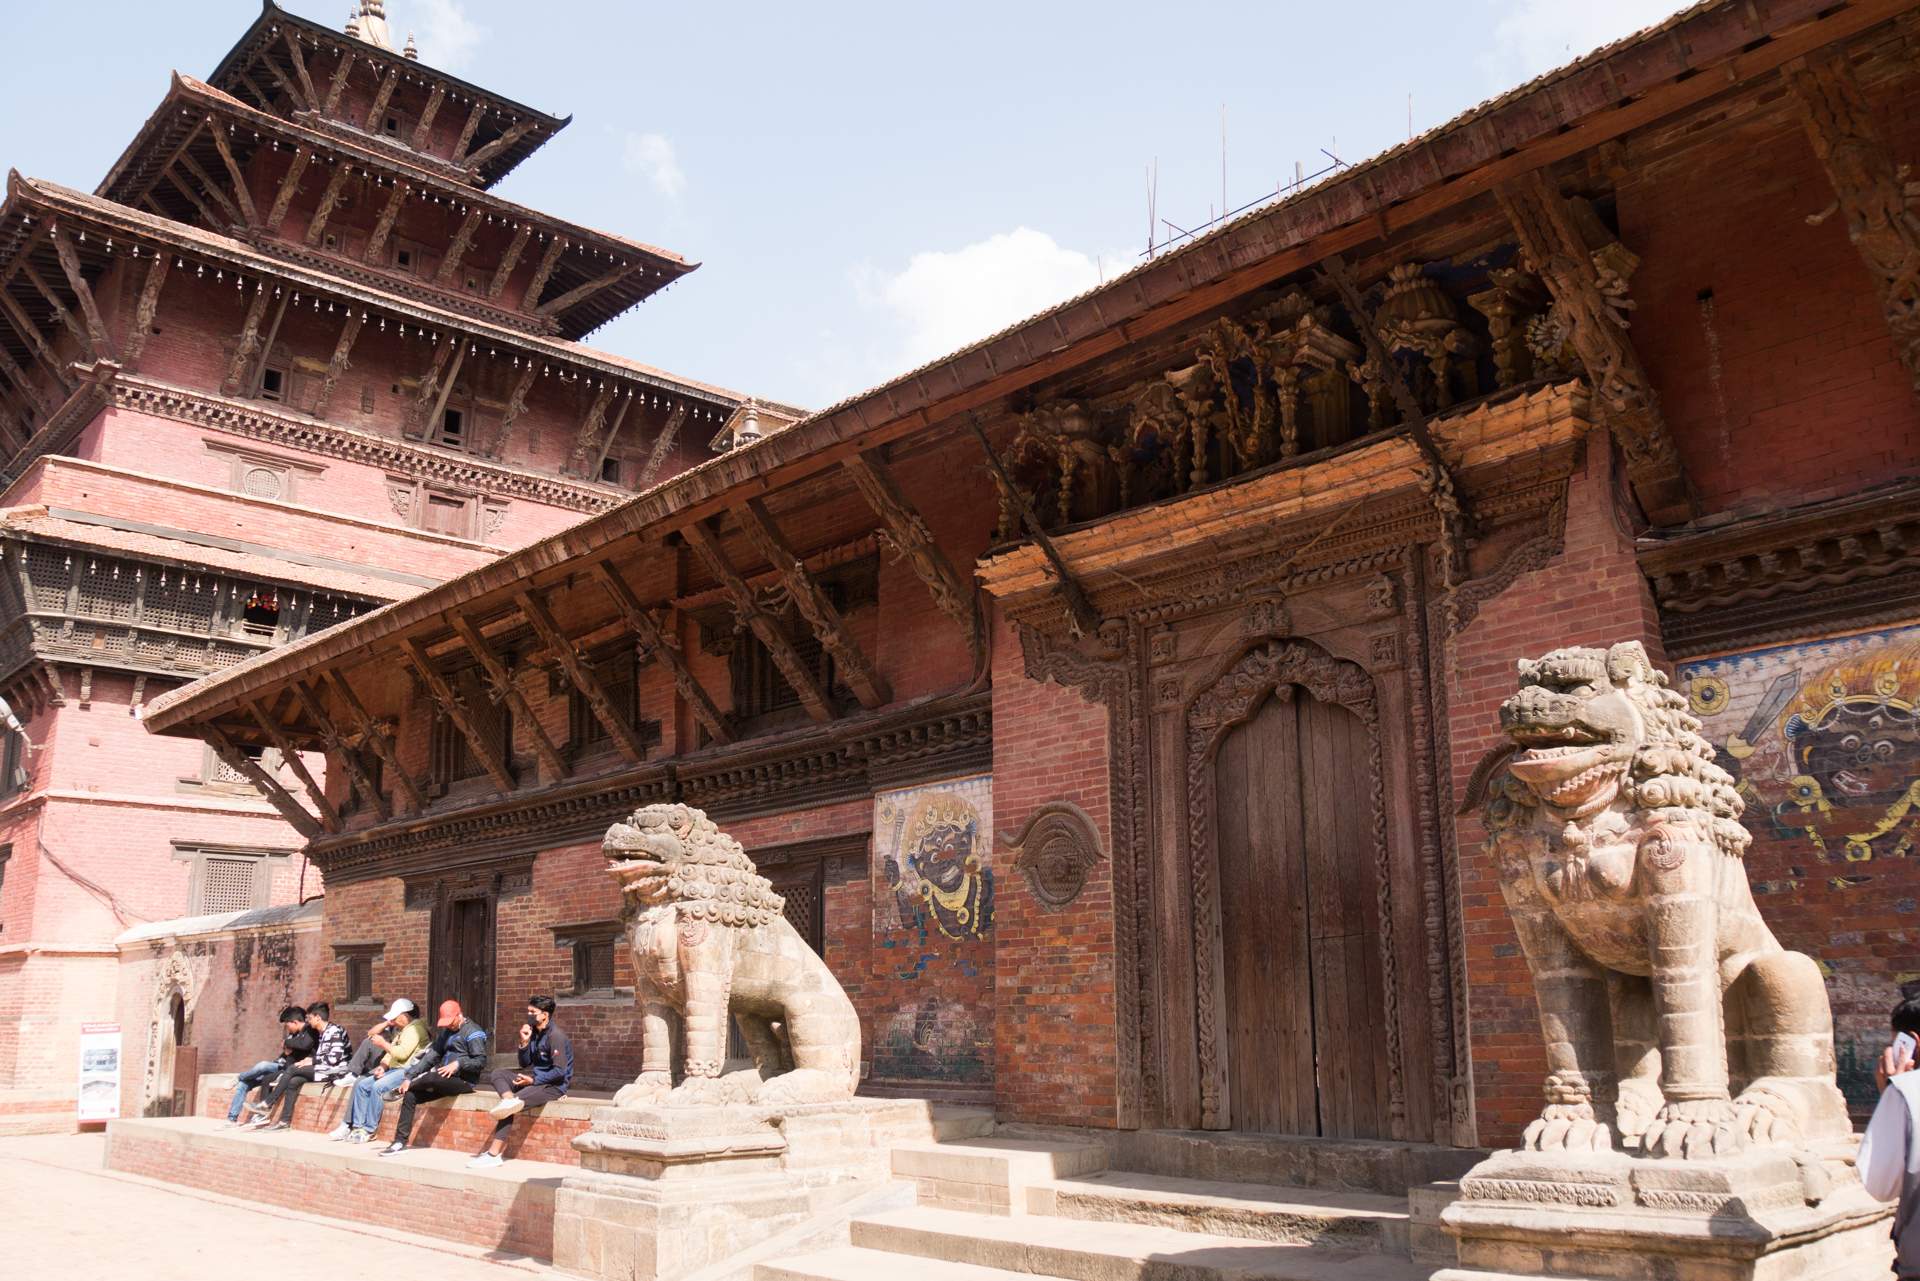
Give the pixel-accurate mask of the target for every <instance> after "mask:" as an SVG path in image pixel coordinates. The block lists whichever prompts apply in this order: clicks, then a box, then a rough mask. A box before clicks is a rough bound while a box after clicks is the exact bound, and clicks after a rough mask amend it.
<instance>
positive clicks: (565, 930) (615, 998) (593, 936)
mask: <svg viewBox="0 0 1920 1281" xmlns="http://www.w3.org/2000/svg"><path fill="white" fill-rule="evenodd" d="M547 928H548V929H549V930H551V931H552V932H553V945H554V947H556V948H566V949H567V950H568V953H569V954H570V956H571V958H572V966H573V985H572V987H571V989H570V990H568V991H566V992H564V993H556V995H557V996H559V997H561V1001H562V1004H581V1005H599V1004H623V1005H630V1004H632V1002H633V989H632V988H630V987H620V986H618V984H617V983H616V984H614V985H611V986H608V987H588V986H587V983H586V975H587V973H588V966H589V957H590V955H591V953H592V952H593V950H594V949H596V948H602V947H610V948H612V949H613V968H612V970H611V973H612V975H613V976H614V977H615V978H616V979H617V978H618V976H619V973H620V970H619V965H620V948H621V947H622V946H624V945H625V943H626V941H627V937H626V927H625V926H624V925H622V924H621V923H620V922H619V921H617V920H602V921H579V922H575V923H573V924H571V925H549V926H548V927H547Z"/></svg>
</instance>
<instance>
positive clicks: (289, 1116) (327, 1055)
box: [253, 1001, 353, 1130]
mask: <svg viewBox="0 0 1920 1281" xmlns="http://www.w3.org/2000/svg"><path fill="white" fill-rule="evenodd" d="M307 1026H308V1027H309V1028H311V1029H312V1030H313V1033H314V1035H315V1036H317V1037H319V1038H320V1043H319V1044H318V1045H316V1046H315V1047H314V1051H313V1053H312V1054H310V1055H308V1056H307V1057H306V1058H304V1059H300V1060H298V1061H296V1062H294V1063H290V1064H288V1065H287V1067H286V1070H285V1071H283V1072H281V1073H280V1075H279V1077H278V1078H277V1079H276V1080H275V1081H274V1083H273V1093H272V1094H269V1095H268V1096H267V1108H266V1111H264V1112H262V1113H261V1114H260V1115H259V1116H257V1117H255V1118H254V1122H253V1124H254V1125H255V1126H257V1127H263V1128H265V1129H269V1130H284V1129H287V1128H288V1127H289V1126H291V1125H292V1124H293V1109H294V1107H295V1106H296V1105H297V1104H298V1103H299V1102H300V1087H301V1086H303V1085H305V1084H307V1082H309V1081H312V1082H313V1083H315V1084H316V1085H320V1086H322V1087H324V1086H327V1085H331V1084H332V1083H333V1081H334V1080H335V1079H336V1078H337V1077H340V1076H342V1075H344V1074H345V1073H346V1070H347V1051H348V1050H349V1049H350V1048H351V1047H352V1044H353V1042H352V1039H351V1038H350V1037H348V1036H347V1030H346V1029H345V1028H343V1027H341V1026H340V1025H339V1024H338V1023H335V1022H333V1007H332V1006H330V1005H328V1004H327V1003H326V1002H325V1001H315V1002H314V1003H313V1004H312V1005H309V1006H308V1007H307ZM283 1099H284V1100H285V1102H282V1100H283ZM275 1108H278V1109H279V1111H280V1119H279V1120H278V1121H275V1120H274V1119H273V1114H274V1109H275Z"/></svg>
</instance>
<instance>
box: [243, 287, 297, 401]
mask: <svg viewBox="0 0 1920 1281" xmlns="http://www.w3.org/2000/svg"><path fill="white" fill-rule="evenodd" d="M263 283H264V282H263ZM292 302H293V290H291V289H288V290H285V291H284V292H282V293H281V295H280V305H279V306H278V307H275V308H274V309H273V323H272V324H271V325H268V326H267V336H266V338H265V339H264V340H263V341H262V342H261V344H260V359H259V360H257V361H255V362H254V365H253V372H252V373H251V374H249V375H248V376H247V381H246V385H245V387H244V388H243V389H242V393H241V394H242V395H244V396H246V397H247V398H248V399H249V400H251V399H253V398H255V397H257V396H258V395H259V394H260V389H261V388H262V387H264V386H265V385H266V382H267V361H269V360H271V359H272V358H273V344H274V342H275V341H276V340H277V339H278V338H279V337H280V322H281V321H283V320H285V319H286V318H287V307H288V305H289V304H290V303H292ZM287 390H291V388H288V389H287Z"/></svg>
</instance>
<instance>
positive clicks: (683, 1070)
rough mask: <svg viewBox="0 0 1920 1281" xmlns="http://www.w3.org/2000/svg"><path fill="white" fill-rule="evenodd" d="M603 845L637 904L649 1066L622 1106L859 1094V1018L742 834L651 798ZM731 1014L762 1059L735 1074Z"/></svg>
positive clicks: (822, 1099) (627, 896) (638, 975)
mask: <svg viewBox="0 0 1920 1281" xmlns="http://www.w3.org/2000/svg"><path fill="white" fill-rule="evenodd" d="M602 849H603V850H604V852H605V854H606V857H607V872H608V874H609V875H610V876H612V877H613V878H614V880H615V881H617V882H618V883H619V885H620V892H621V896H622V898H623V899H624V900H625V906H624V907H623V908H622V909H621V914H620V919H621V922H622V924H623V925H624V926H625V927H626V930H627V940H628V944H629V946H630V947H631V948H632V951H633V969H634V977H635V991H634V1002H635V1004H636V1005H638V1006H639V1007H640V1009H641V1011H642V1018H641V1069H640V1075H639V1077H638V1078H636V1079H635V1080H634V1082H633V1083H632V1084H631V1085H627V1086H624V1087H622V1088H621V1090H620V1091H619V1093H617V1094H615V1095H614V1106H615V1107H637V1106H644V1105H646V1104H652V1103H658V1104H664V1105H667V1106H686V1105H701V1104H726V1103H762V1104H766V1103H837V1102H841V1101H844V1100H846V1099H850V1098H852V1097H853V1092H854V1089H855V1087H857V1086H858V1085H859V1083H860V1020H859V1016H858V1015H857V1014H856V1013H855V1012H854V1008H853V1003H852V1002H851V1001H849V1000H848V999H847V996H846V993H845V992H843V991H842V990H841V988H840V984H839V983H838V982H837V981H836V980H835V979H834V977H833V974H832V972H831V971H829V970H828V969H827V966H826V963H825V962H824V961H822V960H821V959H820V957H819V956H818V955H817V954H815V952H814V951H813V949H812V948H810V947H808V946H807V944H806V941H805V940H804V939H802V938H801V937H800V935H799V934H798V933H797V932H796V931H795V930H794V928H793V926H792V925H791V924H790V923H789V922H788V921H787V919H786V917H785V916H784V915H782V908H783V907H784V906H785V904H784V902H783V901H782V899H781V898H780V896H779V895H778V894H775V893H774V892H773V890H772V888H771V887H770V886H769V885H768V882H767V879H766V878H765V877H763V876H761V875H760V874H759V873H758V872H757V871H755V869H754V866H753V863H752V861H751V860H750V859H748V858H747V855H746V851H745V850H743V849H742V848H741V846H740V842H738V841H736V840H734V839H733V838H732V837H731V836H728V835H727V834H726V833H725V832H722V831H721V830H720V829H719V828H718V827H716V826H714V824H713V823H712V822H711V821H710V820H709V819H708V818H707V816H706V814H704V813H703V812H701V811H700V810H697V809H692V808H690V807H688V806H685V805H649V806H646V807H645V808H643V809H639V810H635V811H634V813H633V815H632V816H631V817H630V818H629V819H628V820H627V821H626V822H624V823H615V824H614V825H613V826H612V827H610V828H608V829H607V835H606V839H605V841H604V842H603V844H602ZM729 1016H731V1018H732V1019H733V1020H734V1021H735V1022H737V1023H738V1024H739V1027H740V1032H741V1035H742V1036H743V1037H744V1038H745V1040H746V1042H747V1048H748V1050H749V1052H750V1053H751V1054H752V1056H753V1064H754V1065H753V1067H752V1068H749V1069H746V1070H743V1071H739V1072H734V1073H732V1074H729V1075H722V1073H723V1071H724V1068H725V1062H726V1050H727V1023H728V1019H729ZM676 1021H677V1022H678V1023H679V1025H680V1034H679V1036H678V1037H676V1036H675V1034H674V1029H673V1026H672V1024H673V1023H674V1022H676ZM676 1040H678V1041H679V1042H680V1043H681V1044H682V1046H683V1058H682V1062H681V1063H680V1064H677V1065H676V1064H675V1063H674V1061H673V1046H674V1043H675V1041H676ZM676 1067H677V1068H678V1069H679V1072H680V1074H681V1076H682V1077H683V1079H682V1080H681V1081H680V1084H678V1085H675V1084H674V1079H675V1070H676Z"/></svg>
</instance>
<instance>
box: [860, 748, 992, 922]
mask: <svg viewBox="0 0 1920 1281" xmlns="http://www.w3.org/2000/svg"><path fill="white" fill-rule="evenodd" d="M992 807H993V780H992V778H991V776H988V775H980V776H977V777H974V778H964V779H956V780H954V781H953V782H949V783H936V784H931V785H929V786H926V787H915V788H907V789H904V790H902V791H898V792H883V793H881V794H880V795H879V796H878V797H877V798H875V801H874V824H873V833H874V844H875V847H876V853H877V854H878V858H876V860H875V866H874V877H875V880H876V882H877V884H876V885H875V886H874V890H875V893H874V928H875V930H876V932H893V931H899V930H919V931H921V932H922V933H923V934H924V936H925V937H927V938H928V939H931V938H933V937H935V936H944V937H946V938H949V939H977V938H985V937H987V935H988V932H989V931H990V930H991V928H992V925H993V868H992V857H993V838H992V836H991V832H992V826H991V822H992Z"/></svg>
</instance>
